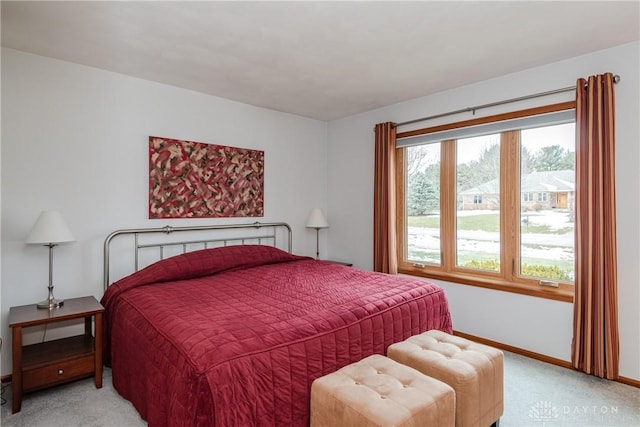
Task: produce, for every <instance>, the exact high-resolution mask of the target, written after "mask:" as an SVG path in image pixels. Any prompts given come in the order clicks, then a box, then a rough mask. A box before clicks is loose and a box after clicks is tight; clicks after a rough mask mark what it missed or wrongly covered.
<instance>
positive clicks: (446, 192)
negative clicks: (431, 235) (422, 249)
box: [440, 140, 456, 272]
mask: <svg viewBox="0 0 640 427" xmlns="http://www.w3.org/2000/svg"><path fill="white" fill-rule="evenodd" d="M441 149H442V151H441V156H442V157H441V158H442V161H441V165H442V166H441V169H440V232H441V236H440V242H441V244H440V246H441V250H442V267H443V269H444V270H445V271H447V272H450V271H451V270H452V269H453V267H454V266H455V263H456V231H455V229H456V224H455V221H456V199H455V194H456V141H455V140H448V141H443V142H442V148H441Z"/></svg>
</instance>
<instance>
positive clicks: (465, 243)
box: [407, 210, 574, 260]
mask: <svg viewBox="0 0 640 427" xmlns="http://www.w3.org/2000/svg"><path fill="white" fill-rule="evenodd" d="M495 213H496V212H495V211H480V210H477V211H460V212H458V216H471V215H486V214H495ZM528 220H529V221H530V222H529V224H531V225H547V226H549V227H550V228H551V229H552V230H560V229H566V228H573V222H569V221H570V214H569V213H568V212H566V211H565V212H563V211H555V210H548V211H539V212H530V213H529V214H528ZM407 234H408V242H407V243H408V246H409V250H410V252H413V251H427V252H439V251H440V230H439V229H437V228H422V227H408V230H407ZM521 241H522V248H521V251H522V256H523V257H524V258H540V259H549V260H573V259H574V235H573V232H569V233H563V234H549V233H523V234H522V236H521ZM457 248H458V251H460V252H476V253H488V254H497V253H499V252H500V236H499V233H497V232H487V231H482V230H460V231H458V235H457Z"/></svg>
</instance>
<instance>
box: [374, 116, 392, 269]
mask: <svg viewBox="0 0 640 427" xmlns="http://www.w3.org/2000/svg"><path fill="white" fill-rule="evenodd" d="M375 134H376V145H375V164H374V189H373V270H374V271H379V272H382V273H390V274H397V273H398V258H397V248H396V189H395V169H396V127H395V126H394V124H393V123H390V122H387V123H379V124H377V125H376V128H375Z"/></svg>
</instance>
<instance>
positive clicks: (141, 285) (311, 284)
mask: <svg viewBox="0 0 640 427" xmlns="http://www.w3.org/2000/svg"><path fill="white" fill-rule="evenodd" d="M102 303H103V304H104V305H105V308H106V312H105V320H106V321H105V332H106V337H107V340H106V341H107V342H106V352H107V354H105V357H106V358H107V359H108V360H109V363H110V364H111V366H112V375H113V384H114V387H115V388H116V390H118V392H119V393H120V394H121V395H122V396H124V397H125V398H127V399H128V400H130V401H131V402H132V403H133V404H134V406H135V407H136V408H137V410H138V411H139V412H140V415H141V416H142V417H143V418H144V419H146V420H147V421H148V422H149V425H151V426H182V425H189V426H213V425H216V426H232V425H234V426H235V425H238V426H253V425H256V426H258V425H264V426H272V425H280V426H305V425H308V423H309V397H310V387H311V382H312V381H313V380H314V379H316V378H318V377H320V376H322V375H326V374H328V373H331V372H333V371H335V370H337V369H339V368H341V367H342V366H345V365H347V364H349V363H352V362H355V361H358V360H360V359H362V358H363V357H366V356H368V355H371V354H374V353H377V354H384V353H385V350H386V348H387V346H389V345H390V344H392V343H394V342H397V341H401V340H404V339H406V338H407V337H409V336H411V335H414V334H418V333H421V332H424V331H426V330H429V329H440V330H443V331H447V332H451V319H450V316H449V310H448V306H447V300H446V298H445V295H444V293H443V291H442V289H440V288H439V287H437V286H435V285H433V284H430V283H428V282H425V281H420V280H413V279H409V278H404V277H397V276H389V275H385V274H380V273H372V272H365V271H361V270H358V269H355V268H350V267H345V266H341V265H337V264H332V263H329V262H326V261H316V260H313V259H310V258H306V257H299V256H295V255H291V254H288V253H286V252H283V251H280V250H278V249H275V248H271V247H267V246H257V245H256V246H231V247H226V248H217V249H208V250H202V251H198V252H191V253H188V254H184V255H180V256H177V257H173V258H169V259H166V260H163V261H160V262H158V263H156V264H154V265H152V266H149V267H147V268H146V269H144V270H141V271H139V272H137V273H134V274H132V275H131V276H128V277H126V278H124V279H122V280H120V281H118V282H116V283H114V284H113V285H111V286H110V287H109V289H108V290H107V292H106V293H105V295H104V297H103V299H102Z"/></svg>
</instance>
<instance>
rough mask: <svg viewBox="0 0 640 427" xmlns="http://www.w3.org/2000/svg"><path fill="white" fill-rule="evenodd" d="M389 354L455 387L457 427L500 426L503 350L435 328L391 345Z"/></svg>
mask: <svg viewBox="0 0 640 427" xmlns="http://www.w3.org/2000/svg"><path fill="white" fill-rule="evenodd" d="M387 356H389V357H390V358H391V359H393V360H395V361H397V362H400V363H402V364H404V365H407V366H411V367H412V368H415V369H417V370H419V371H420V372H422V373H423V374H425V375H428V376H430V377H433V378H436V379H439V380H440V381H442V382H445V383H447V384H449V385H450V386H451V387H453V389H454V390H455V392H456V427H468V426H479V427H488V426H489V425H492V423H494V424H495V425H496V426H497V425H498V422H499V419H500V417H501V416H502V412H503V410H504V406H503V354H502V351H500V350H497V349H495V348H493V347H489V346H486V345H482V344H477V343H474V342H473V341H469V340H467V339H464V338H460V337H456V336H452V335H449V334H447V333H445V332H442V331H437V330H432V331H428V332H425V333H423V334H420V335H415V336H413V337H410V338H408V339H407V340H405V341H403V342H400V343H396V344H392V345H390V346H389V348H388V349H387Z"/></svg>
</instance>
